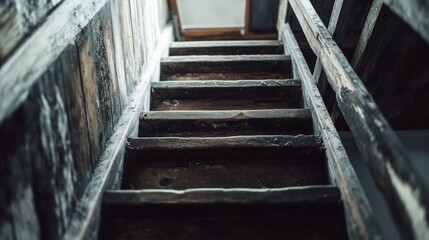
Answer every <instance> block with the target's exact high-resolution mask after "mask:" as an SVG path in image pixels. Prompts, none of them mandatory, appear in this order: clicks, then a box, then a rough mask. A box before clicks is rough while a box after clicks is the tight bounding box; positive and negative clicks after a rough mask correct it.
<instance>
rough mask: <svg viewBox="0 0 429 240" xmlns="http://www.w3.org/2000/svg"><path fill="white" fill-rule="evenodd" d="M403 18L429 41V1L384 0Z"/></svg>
mask: <svg viewBox="0 0 429 240" xmlns="http://www.w3.org/2000/svg"><path fill="white" fill-rule="evenodd" d="M384 4H386V5H387V6H388V7H389V8H390V9H392V10H393V12H395V13H396V14H397V15H398V16H399V17H400V18H401V19H402V20H404V21H405V22H406V23H407V24H408V25H410V26H411V27H412V28H413V29H414V30H415V31H416V32H417V33H418V34H419V35H420V36H422V37H423V39H425V41H426V42H427V43H429V17H428V16H429V2H428V1H424V0H423V1H422V0H409V1H404V0H384Z"/></svg>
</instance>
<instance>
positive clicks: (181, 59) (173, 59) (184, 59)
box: [161, 54, 290, 64]
mask: <svg viewBox="0 0 429 240" xmlns="http://www.w3.org/2000/svg"><path fill="white" fill-rule="evenodd" d="M244 61H247V62H249V61H252V62H267V61H268V62H270V61H290V56H287V55H263V54H256V55H230V56H225V55H219V56H216V55H214V56H213V55H193V56H169V57H165V58H163V59H162V60H161V64H169V63H192V62H225V63H228V62H244Z"/></svg>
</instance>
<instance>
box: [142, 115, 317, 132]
mask: <svg viewBox="0 0 429 240" xmlns="http://www.w3.org/2000/svg"><path fill="white" fill-rule="evenodd" d="M310 116H311V115H310V112H309V111H308V110H307V109H288V110H280V109H273V110H253V111H252V110H251V111H231V110H226V111H188V112H187V111H164V112H162V111H161V112H156V111H155V112H146V113H142V115H141V116H140V124H139V136H142V137H155V136H156V137H166V136H167V137H168V136H171V137H173V136H180V137H183V136H189V137H190V136H234V135H264V134H265V135H269V134H273V135H283V134H284V135H294V134H311V133H312V130H313V128H312V121H311V117H310Z"/></svg>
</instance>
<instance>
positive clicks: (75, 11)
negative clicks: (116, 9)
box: [0, 0, 108, 122]
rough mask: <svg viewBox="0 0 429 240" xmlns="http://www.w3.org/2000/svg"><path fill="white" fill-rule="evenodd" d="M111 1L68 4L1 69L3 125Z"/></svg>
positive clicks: (0, 115)
mask: <svg viewBox="0 0 429 240" xmlns="http://www.w3.org/2000/svg"><path fill="white" fill-rule="evenodd" d="M107 2H108V0H75V1H64V2H63V3H62V4H60V5H59V6H58V7H57V8H56V9H55V10H54V11H53V12H52V13H51V14H50V15H49V16H48V17H47V19H46V21H44V23H43V24H42V25H41V26H40V27H39V28H38V29H37V30H35V31H34V33H33V34H32V35H31V36H29V37H28V39H26V40H25V41H24V42H23V43H22V45H21V46H19V47H18V48H17V50H16V51H15V52H14V53H13V54H12V55H11V56H10V58H9V59H8V60H7V61H6V62H5V63H4V64H3V65H2V66H1V67H0V122H2V121H3V120H4V119H5V118H6V117H8V116H9V115H10V114H12V113H13V112H14V111H15V109H16V108H17V107H18V106H20V104H21V103H22V102H23V101H24V100H25V99H26V98H27V96H28V93H29V90H30V88H31V86H33V84H34V83H35V82H36V81H37V80H38V79H39V77H40V76H41V75H42V74H43V73H44V72H45V70H46V69H47V68H48V67H49V66H50V65H51V63H52V62H54V61H55V60H56V59H57V58H58V56H59V55H60V53H61V52H62V51H63V50H64V49H65V47H66V46H67V45H68V44H70V43H72V42H73V41H74V39H75V38H76V35H77V34H79V33H80V32H81V30H82V29H83V28H84V27H85V26H86V25H87V24H88V23H89V21H90V20H91V19H92V18H93V17H94V16H95V14H96V13H98V12H99V11H100V9H101V8H102V7H103V6H104V5H105V4H106V3H107ZM53 29H55V31H53ZM36 46H37V47H36Z"/></svg>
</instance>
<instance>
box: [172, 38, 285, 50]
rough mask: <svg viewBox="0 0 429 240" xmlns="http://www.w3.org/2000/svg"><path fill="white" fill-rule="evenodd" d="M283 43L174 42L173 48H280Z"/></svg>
mask: <svg viewBox="0 0 429 240" xmlns="http://www.w3.org/2000/svg"><path fill="white" fill-rule="evenodd" d="M278 46H281V43H280V42H279V41H276V40H259V41H258V40H247V41H246V40H244V41H243V40H237V41H191V42H173V43H171V45H170V49H171V48H212V47H216V48H218V47H278Z"/></svg>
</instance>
